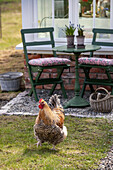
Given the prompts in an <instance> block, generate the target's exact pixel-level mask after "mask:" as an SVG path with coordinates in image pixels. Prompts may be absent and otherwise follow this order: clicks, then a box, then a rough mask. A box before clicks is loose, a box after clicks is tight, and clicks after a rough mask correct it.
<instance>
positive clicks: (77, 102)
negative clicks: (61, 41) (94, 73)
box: [64, 53, 89, 108]
mask: <svg viewBox="0 0 113 170" xmlns="http://www.w3.org/2000/svg"><path fill="white" fill-rule="evenodd" d="M74 55H75V79H76V80H75V97H73V98H72V99H71V100H69V101H68V102H67V103H66V104H65V106H64V108H68V107H85V106H89V103H88V102H87V101H86V100H85V99H84V98H82V97H81V96H80V84H79V72H78V57H79V55H80V53H75V54H74Z"/></svg>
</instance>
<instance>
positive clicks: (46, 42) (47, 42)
mask: <svg viewBox="0 0 113 170" xmlns="http://www.w3.org/2000/svg"><path fill="white" fill-rule="evenodd" d="M50 44H51V45H52V44H53V43H52V41H40V42H38V41H34V42H26V43H25V45H26V46H36V45H50Z"/></svg>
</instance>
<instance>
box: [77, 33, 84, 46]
mask: <svg viewBox="0 0 113 170" xmlns="http://www.w3.org/2000/svg"><path fill="white" fill-rule="evenodd" d="M76 38H77V48H85V45H84V38H85V36H78V35H77V36H76Z"/></svg>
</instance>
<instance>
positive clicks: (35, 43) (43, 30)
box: [21, 27, 56, 64]
mask: <svg viewBox="0 0 113 170" xmlns="http://www.w3.org/2000/svg"><path fill="white" fill-rule="evenodd" d="M47 32H49V35H50V40H41V41H32V42H27V41H26V37H25V35H26V34H34V33H47ZM53 32H54V28H53V27H48V28H31V29H21V35H22V42H23V48H24V54H25V58H26V61H27V64H28V61H29V59H28V54H27V47H28V46H40V45H51V46H52V48H53V47H54V46H55V43H54V36H53ZM53 56H54V57H56V52H55V51H53Z"/></svg>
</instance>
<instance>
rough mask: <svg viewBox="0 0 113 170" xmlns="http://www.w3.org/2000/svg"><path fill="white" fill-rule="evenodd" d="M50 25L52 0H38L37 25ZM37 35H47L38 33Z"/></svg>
mask: <svg viewBox="0 0 113 170" xmlns="http://www.w3.org/2000/svg"><path fill="white" fill-rule="evenodd" d="M51 26H52V0H38V27H39V28H43V27H51ZM39 37H48V35H45V34H40V36H39Z"/></svg>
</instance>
